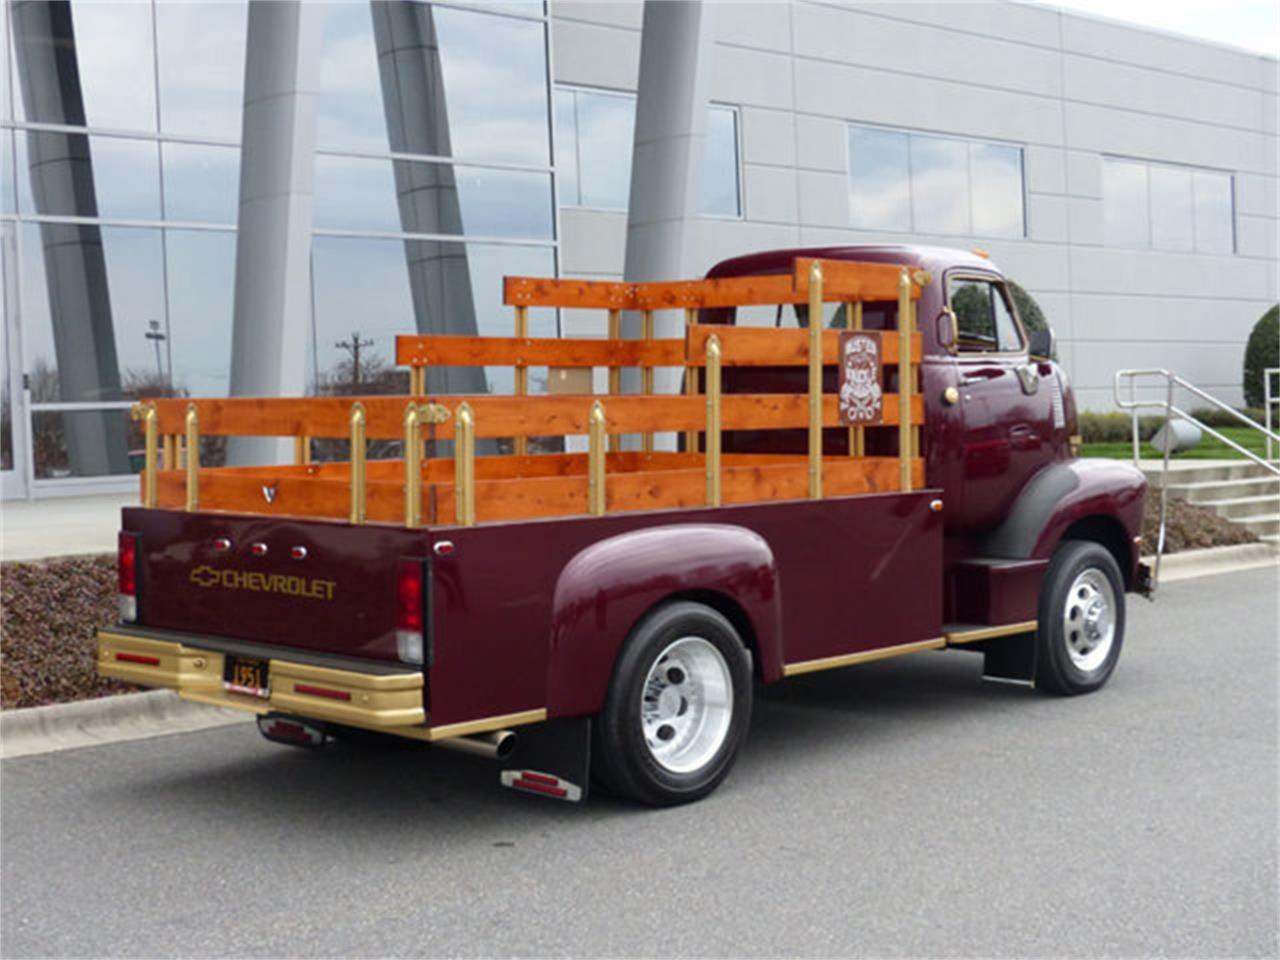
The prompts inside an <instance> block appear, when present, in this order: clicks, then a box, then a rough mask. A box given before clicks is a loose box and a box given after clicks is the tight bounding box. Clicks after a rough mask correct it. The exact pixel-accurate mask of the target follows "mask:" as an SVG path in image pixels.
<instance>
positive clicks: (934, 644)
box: [782, 637, 947, 677]
mask: <svg viewBox="0 0 1280 960" xmlns="http://www.w3.org/2000/svg"><path fill="white" fill-rule="evenodd" d="M946 645H947V639H946V637H938V638H937V639H935V640H917V641H916V642H915V643H901V644H898V645H897V646H896V647H880V648H879V649H877V650H863V651H860V652H858V653H845V654H841V655H840V656H838V657H822V658H821V659H819V660H801V661H799V662H798V663H784V664H783V665H782V675H783V676H784V677H794V676H796V675H798V674H801V673H814V672H816V671H818V670H834V669H835V668H836V667H851V666H853V665H854V664H855V663H870V662H872V661H873V660H887V659H889V658H890V657H900V656H903V655H904V654H908V653H918V652H919V651H921V650H940V649H942V648H943V647H945V646H946Z"/></svg>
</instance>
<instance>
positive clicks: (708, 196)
mask: <svg viewBox="0 0 1280 960" xmlns="http://www.w3.org/2000/svg"><path fill="white" fill-rule="evenodd" d="M739 196H740V193H739V189H738V111H737V110H734V109H733V108H732V107H721V106H716V105H714V104H713V105H712V106H711V107H710V109H709V110H708V111H707V145H706V153H705V155H704V157H703V165H702V197H703V200H702V212H703V213H709V214H712V215H714V216H719V217H736V216H740V215H741V213H742V209H741V207H740V205H739V199H738V198H739Z"/></svg>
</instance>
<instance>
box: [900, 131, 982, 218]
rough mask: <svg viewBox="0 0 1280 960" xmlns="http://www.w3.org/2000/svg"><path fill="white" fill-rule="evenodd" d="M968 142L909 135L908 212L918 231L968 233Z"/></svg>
mask: <svg viewBox="0 0 1280 960" xmlns="http://www.w3.org/2000/svg"><path fill="white" fill-rule="evenodd" d="M968 166H969V156H968V145H967V144H965V143H962V142H961V141H959V140H946V139H942V138H941V137H921V136H916V135H912V137H911V215H912V222H913V224H914V226H915V230H916V231H917V232H919V233H971V232H972V227H971V225H970V221H969V170H968Z"/></svg>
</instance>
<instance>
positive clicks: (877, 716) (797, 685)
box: [105, 654, 1049, 845]
mask: <svg viewBox="0 0 1280 960" xmlns="http://www.w3.org/2000/svg"><path fill="white" fill-rule="evenodd" d="M980 672H981V658H979V657H977V656H965V655H963V654H955V655H953V656H949V657H946V656H940V655H937V654H923V655H921V656H920V657H910V658H904V659H903V660H901V661H896V662H886V663H879V664H868V665H864V666H860V667H854V668H849V669H842V670H834V671H830V672H827V673H819V674H813V675H810V676H802V677H796V678H793V679H791V680H788V681H785V682H783V683H781V684H775V685H772V686H769V687H762V686H759V685H757V687H756V692H755V708H754V712H753V718H752V723H751V729H750V732H749V735H748V738H747V743H746V745H745V747H744V749H743V752H742V754H741V755H740V757H739V760H738V764H737V767H736V769H735V770H734V773H733V774H732V775H731V776H730V777H729V779H728V780H727V781H726V782H725V784H724V785H722V787H721V788H720V792H721V793H723V792H727V791H731V790H735V789H754V788H755V787H754V786H753V784H756V783H757V782H759V781H761V780H763V779H772V780H776V779H777V778H778V777H783V778H785V777H787V776H788V775H789V771H788V769H787V768H788V767H789V766H791V767H794V768H795V769H794V770H793V771H790V773H794V775H795V776H805V775H807V774H806V773H802V772H801V771H802V768H804V767H806V766H807V765H810V764H811V763H812V762H814V761H815V759H816V760H818V761H821V759H822V758H823V757H824V755H825V754H828V753H830V754H833V755H838V757H839V759H840V762H842V763H850V762H857V759H858V756H859V754H860V753H864V752H865V753H867V754H868V755H869V754H870V753H872V752H874V751H876V750H878V749H881V748H883V747H885V746H886V745H887V743H888V742H889V741H891V740H893V739H895V738H899V737H901V736H903V734H904V732H910V733H913V734H915V735H921V734H924V735H931V734H937V735H952V731H954V730H955V729H956V728H958V727H965V726H968V725H979V724H992V725H997V726H999V725H1003V724H1007V723H1008V722H1009V716H1008V715H1009V714H1013V715H1015V716H1016V715H1017V714H1018V713H1020V712H1024V711H1027V710H1030V709H1034V708H1035V704H1036V703H1037V702H1042V703H1043V702H1049V701H1047V700H1046V698H1043V697H1040V696H1038V695H1037V694H1035V693H1034V692H1033V691H1030V690H1028V689H1025V688H1020V687H1009V686H1004V685H995V684H984V683H982V682H981V681H980V680H979V674H980ZM184 739H185V740H186V741H188V743H189V744H190V748H189V749H184V751H183V753H182V754H181V755H180V756H179V757H178V758H177V759H176V760H174V761H173V762H170V763H169V764H168V766H167V767H166V768H165V769H164V772H163V773H161V774H159V775H152V776H149V777H147V776H143V777H138V776H137V775H136V771H135V773H134V774H132V775H131V777H130V778H129V779H126V778H125V777H124V776H122V777H121V778H120V780H119V781H113V782H112V784H111V785H110V786H109V787H106V788H105V789H107V790H108V791H109V792H111V793H113V794H115V796H114V798H113V799H115V800H119V801H124V802H126V803H128V804H129V805H130V808H131V809H134V810H135V811H136V812H137V813H138V815H139V816H144V817H147V816H156V817H165V816H181V817H183V818H190V817H195V818H197V822H200V821H201V820H202V819H203V818H207V819H208V821H210V822H211V824H213V823H218V822H225V823H227V824H228V826H229V825H230V824H232V823H234V828H235V829H236V830H237V831H240V832H244V831H246V830H248V831H262V832H263V833H264V834H267V835H274V834H278V832H279V830H280V829H281V828H282V827H287V829H288V831H289V833H290V836H291V837H294V838H300V837H301V836H303V835H305V834H308V833H312V832H314V833H316V834H324V833H328V832H330V831H332V830H334V829H346V830H349V829H351V828H352V827H353V826H355V827H357V828H358V832H359V833H360V835H361V836H364V837H366V838H370V839H371V840H372V842H375V843H377V842H380V841H379V840H373V839H372V838H375V837H377V838H381V840H382V841H385V842H388V843H394V842H397V841H396V839H395V838H396V837H399V838H400V841H403V840H404V835H403V833H404V831H408V832H410V833H412V834H414V835H420V831H421V830H422V828H423V827H434V826H437V825H439V824H442V823H448V824H449V830H448V831H447V833H446V834H444V835H442V836H443V837H444V838H448V837H453V838H457V837H459V836H470V837H471V839H473V840H474V839H475V836H476V835H480V836H483V835H485V834H490V833H493V832H495V831H497V832H500V833H503V834H504V835H505V834H507V833H511V832H513V831H516V832H518V831H519V830H520V829H521V826H520V825H521V824H523V825H525V827H534V826H537V825H540V824H541V825H546V824H548V823H552V822H556V821H560V820H564V819H566V818H581V817H583V815H584V813H585V815H586V817H587V818H588V820H592V821H594V820H599V819H602V818H611V817H616V816H620V815H646V814H647V815H662V812H661V811H651V810H646V809H645V808H641V807H637V806H633V805H631V804H628V803H625V802H622V801H619V800H617V799H615V798H613V797H610V796H607V795H605V794H603V793H601V792H598V791H594V790H593V791H592V795H591V798H590V801H589V802H588V803H587V804H585V805H583V806H577V805H571V804H564V803H558V802H553V801H547V800H540V799H539V798H535V797H528V796H525V795H521V794H517V793H515V792H513V791H510V790H504V789H502V788H501V787H500V786H499V785H498V782H497V780H498V775H497V771H498V766H497V765H496V764H495V763H493V762H492V761H488V760H485V759H483V758H478V757H472V756H467V755H464V754H459V753H456V752H452V751H449V750H445V749H440V748H432V747H428V746H426V745H423V744H417V743H412V742H409V741H399V740H393V739H390V738H387V739H385V740H383V739H381V738H372V739H369V740H365V739H363V738H361V739H359V740H353V741H349V742H348V741H338V742H337V743H335V744H333V745H331V746H330V747H329V748H327V749H325V750H323V751H305V750H298V749H293V748H290V747H285V746H280V745H277V744H272V743H268V742H266V741H264V740H263V739H262V738H261V737H259V735H258V734H257V732H256V730H254V729H253V728H252V727H250V726H247V725H238V726H236V727H233V728H222V729H220V730H215V731H207V732H204V733H199V734H192V735H188V736H187V737H186V738H184ZM162 742H163V741H139V742H135V743H134V744H131V745H129V746H130V747H131V748H133V749H136V750H138V751H147V749H148V747H147V744H157V743H162ZM184 746H185V745H184ZM152 749H153V750H159V749H162V748H160V747H156V748H152ZM122 769H123V767H122ZM147 770H148V771H155V770H156V767H155V765H154V763H152V764H149V765H148V766H147ZM766 771H767V773H768V776H767V777H764V773H765V772H766ZM753 774H754V775H753ZM764 788H765V787H761V789H764ZM718 795H720V794H717V796H718ZM711 802H712V803H714V797H713V798H712V801H711ZM703 806H705V804H703V805H698V804H695V805H693V806H691V807H683V808H679V809H681V810H686V811H689V810H694V809H697V808H700V807H703ZM580 822H581V821H580ZM499 845H501V842H499Z"/></svg>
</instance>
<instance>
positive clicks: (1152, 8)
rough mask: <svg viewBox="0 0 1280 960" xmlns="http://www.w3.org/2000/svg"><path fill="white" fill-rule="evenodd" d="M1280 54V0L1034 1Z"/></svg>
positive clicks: (1275, 54) (1271, 53) (1034, 0)
mask: <svg viewBox="0 0 1280 960" xmlns="http://www.w3.org/2000/svg"><path fill="white" fill-rule="evenodd" d="M1033 2H1037V3H1041V4H1042V5H1043V6H1051V7H1065V8H1066V9H1068V10H1079V11H1080V12H1082V13H1090V14H1094V15H1097V16H1101V17H1107V18H1109V19H1112V20H1127V21H1129V22H1130V23H1137V24H1141V25H1143V26H1147V27H1156V28H1158V29H1161V30H1168V31H1170V32H1172V33H1182V34H1187V35H1188V36H1192V37H1198V38H1200V39H1202V40H1212V41H1215V42H1217V43H1228V44H1231V45H1232V46H1236V47H1244V48H1245V49H1247V50H1254V51H1256V52H1258V53H1266V54H1270V55H1271V56H1273V57H1277V56H1280V3H1278V2H1277V0H1056V2H1050V0H1033Z"/></svg>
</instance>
